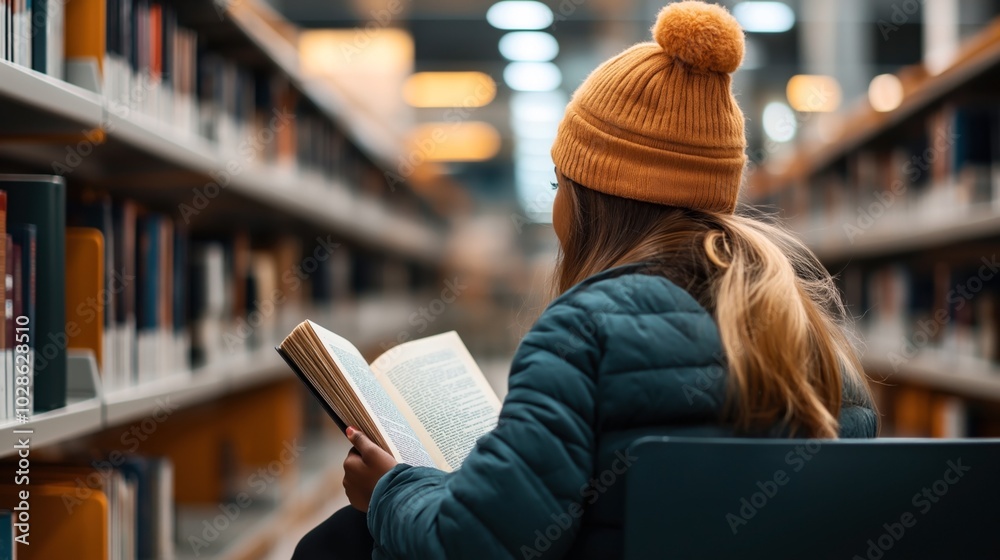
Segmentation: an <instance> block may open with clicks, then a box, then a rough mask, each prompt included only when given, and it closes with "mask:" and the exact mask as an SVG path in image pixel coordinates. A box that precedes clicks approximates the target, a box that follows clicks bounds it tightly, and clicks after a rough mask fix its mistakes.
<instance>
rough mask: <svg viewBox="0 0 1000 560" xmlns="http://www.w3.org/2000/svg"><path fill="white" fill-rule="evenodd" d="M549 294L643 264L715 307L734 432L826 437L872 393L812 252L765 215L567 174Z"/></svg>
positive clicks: (839, 306) (829, 282)
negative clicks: (626, 192)
mask: <svg viewBox="0 0 1000 560" xmlns="http://www.w3.org/2000/svg"><path fill="white" fill-rule="evenodd" d="M560 185H561V186H560V188H565V189H566V192H564V193H563V195H564V196H567V197H568V198H569V204H568V207H569V208H570V212H569V213H570V214H572V215H571V216H569V219H568V222H569V224H570V226H569V227H568V231H567V233H566V234H565V235H564V236H563V239H561V241H562V251H561V252H560V261H559V265H558V269H557V273H556V277H555V286H556V291H557V292H563V291H565V290H567V289H569V287H571V286H573V285H575V284H576V283H578V282H580V281H582V280H583V279H585V278H587V277H588V276H591V275H593V274H596V273H598V272H601V271H603V270H607V269H609V268H613V267H615V266H620V265H624V264H630V263H638V262H646V263H652V267H651V268H652V269H653V271H654V272H657V273H661V274H663V275H664V276H666V277H667V278H669V279H670V280H672V281H673V282H674V283H676V284H678V285H679V286H680V287H682V288H684V289H686V290H687V291H688V292H689V293H690V294H691V295H692V296H693V297H694V298H695V299H696V300H698V301H699V302H700V303H701V304H702V305H703V306H704V307H705V308H706V309H707V310H709V311H710V312H711V313H713V314H714V316H715V319H716V322H717V324H718V328H719V333H720V335H721V339H722V345H723V350H724V353H725V359H726V363H727V366H728V370H729V376H728V379H729V383H730V386H729V389H728V392H727V397H728V398H727V404H726V408H725V418H724V420H726V421H727V422H728V423H731V424H733V425H734V426H735V427H736V428H737V429H738V430H739V431H741V432H744V433H748V434H761V435H763V434H766V433H768V432H769V431H770V430H771V429H772V428H773V427H775V426H783V427H784V428H785V429H786V430H787V432H788V435H791V436H795V437H816V438H836V437H837V434H838V427H839V425H838V415H839V413H840V408H841V406H842V405H843V404H844V400H845V395H846V396H847V397H846V398H847V399H848V400H850V401H851V404H865V405H868V406H871V396H870V394H869V392H868V386H867V383H866V381H865V378H864V372H863V369H862V367H861V364H860V361H859V360H858V357H857V353H856V351H855V349H854V346H853V344H852V342H851V340H850V338H849V337H848V335H847V332H848V329H847V326H846V325H845V324H844V322H845V321H846V318H847V313H846V310H845V309H844V306H843V303H842V300H841V297H840V292H839V291H838V290H837V287H836V285H835V284H834V282H833V279H832V278H831V277H830V275H829V274H828V273H827V271H826V270H825V269H824V268H823V266H822V265H821V264H820V263H819V262H818V261H817V259H816V258H815V256H814V255H813V254H812V253H811V252H810V251H809V250H808V249H807V248H806V247H805V246H804V245H803V244H802V243H801V242H799V241H798V240H797V239H795V237H794V236H792V235H791V234H789V233H788V232H787V231H785V230H784V229H782V228H781V227H779V226H778V225H776V224H773V223H769V222H767V221H765V220H761V219H756V218H754V217H750V216H744V215H730V214H716V213H706V212H699V211H695V210H688V209H683V208H672V207H666V206H661V205H656V204H648V203H644V202H638V201H633V200H628V199H624V198H620V197H613V196H609V195H605V194H602V193H599V192H596V191H592V190H590V189H586V188H584V187H581V186H579V185H576V184H575V183H572V182H571V181H568V180H565V179H564V180H562V181H561V182H560Z"/></svg>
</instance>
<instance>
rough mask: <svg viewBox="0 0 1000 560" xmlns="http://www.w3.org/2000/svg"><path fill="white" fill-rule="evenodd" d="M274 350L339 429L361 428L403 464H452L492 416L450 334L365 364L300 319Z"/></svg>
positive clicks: (476, 374) (489, 400)
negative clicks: (300, 321)
mask: <svg viewBox="0 0 1000 560" xmlns="http://www.w3.org/2000/svg"><path fill="white" fill-rule="evenodd" d="M276 349H277V351H278V353H279V354H281V356H282V357H283V358H284V359H285V361H286V362H287V363H288V365H289V367H291V369H292V371H294V372H295V373H296V375H298V376H299V378H300V379H301V380H302V382H303V383H305V385H306V386H307V387H308V388H309V389H310V390H311V391H312V393H313V395H314V396H315V397H316V399H317V400H318V401H319V402H320V403H321V404H322V405H323V406H324V408H325V409H326V410H327V412H328V414H330V416H331V417H332V418H333V419H334V421H335V422H336V423H337V424H338V425H339V426H340V428H341V429H342V430H344V429H346V428H347V426H354V427H356V428H358V429H360V430H362V431H363V432H364V433H365V434H366V435H367V436H368V437H369V438H371V439H372V441H374V442H375V443H376V444H378V445H379V446H380V447H381V448H382V449H384V450H386V451H387V452H388V453H390V454H392V455H393V457H395V458H396V460H397V461H400V462H402V463H407V464H410V465H415V466H427V467H436V468H439V469H442V470H445V471H452V470H454V469H457V468H458V467H459V466H461V464H462V461H464V460H465V457H466V456H467V455H468V454H469V452H470V451H471V450H472V448H473V447H474V446H475V444H476V441H477V440H478V439H479V438H480V437H481V436H483V435H485V434H486V433H488V432H489V431H490V430H492V429H493V428H494V427H495V426H496V424H497V421H498V418H499V414H500V401H499V399H498V398H497V396H496V394H495V393H494V392H493V390H492V388H491V387H490V385H489V383H487V382H486V378H485V377H484V376H483V374H482V372H481V371H480V370H479V367H478V366H477V365H476V363H475V360H473V359H472V356H471V355H470V354H469V351H468V350H467V349H466V348H465V345H464V344H463V343H462V340H461V338H459V336H458V335H457V334H456V333H454V332H448V333H444V334H439V335H435V336H431V337H428V338H424V339H420V340H414V341H409V342H405V343H403V344H400V345H398V346H396V347H394V348H391V349H390V350H388V351H387V352H385V353H384V354H382V355H381V356H380V357H378V358H377V359H375V360H374V361H373V362H372V363H371V365H369V364H368V363H367V362H366V361H365V359H364V357H363V356H362V355H361V353H360V352H359V351H358V349H357V348H355V347H354V345H353V344H351V343H350V342H348V341H347V340H346V339H344V338H342V337H340V336H338V335H336V334H334V333H333V332H330V331H329V330H327V329H325V328H323V327H321V326H319V325H317V324H316V323H313V322H312V321H305V322H303V323H301V324H299V325H298V326H297V327H295V329H294V330H293V331H292V332H291V333H290V334H289V335H288V336H287V337H286V338H285V340H284V341H283V342H282V343H281V344H280V345H279V346H278V347H277V348H276Z"/></svg>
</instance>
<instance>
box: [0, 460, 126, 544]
mask: <svg viewBox="0 0 1000 560" xmlns="http://www.w3.org/2000/svg"><path fill="white" fill-rule="evenodd" d="M32 475H34V473H32ZM32 478H33V479H34V476H32ZM24 490H27V491H28V492H30V494H29V499H30V502H29V503H30V508H31V509H30V512H31V525H30V531H28V535H27V540H28V546H25V545H24V544H23V543H18V544H17V545H16V546H17V555H16V557H17V558H18V559H19V560H52V559H53V558H73V559H75V560H105V559H106V558H110V556H109V553H110V543H109V542H108V541H109V538H108V536H109V525H108V518H109V515H108V512H109V509H108V508H109V504H108V498H107V495H106V494H105V493H104V492H103V491H102V490H99V489H96V490H95V489H91V488H89V487H88V488H86V490H88V492H80V488H79V487H78V486H77V484H76V483H74V482H69V481H66V482H50V481H42V482H41V483H35V481H34V480H32V484H31V486H30V488H25V487H24V486H11V485H5V486H0V499H3V501H4V503H5V504H11V506H16V504H18V503H19V502H20V501H21V500H20V495H19V492H21V491H24ZM67 504H72V508H69V507H67ZM17 534H18V535H21V534H22V531H18V532H17Z"/></svg>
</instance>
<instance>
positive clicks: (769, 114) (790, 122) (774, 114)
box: [762, 101, 798, 143]
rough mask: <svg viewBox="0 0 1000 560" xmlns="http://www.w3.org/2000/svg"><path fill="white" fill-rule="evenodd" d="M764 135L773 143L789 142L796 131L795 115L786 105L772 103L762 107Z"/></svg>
mask: <svg viewBox="0 0 1000 560" xmlns="http://www.w3.org/2000/svg"><path fill="white" fill-rule="evenodd" d="M762 120H763V124H764V133H765V134H767V137H768V138H770V139H771V140H774V141H775V142H781V143H784V142H790V141H791V140H792V139H794V138H795V133H796V132H797V131H798V121H797V120H796V118H795V113H794V112H793V111H792V108H791V107H789V106H788V105H787V104H785V103H782V102H780V101H773V102H771V103H768V104H767V106H766V107H764V114H763V118H762Z"/></svg>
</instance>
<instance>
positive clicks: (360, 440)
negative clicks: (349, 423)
mask: <svg viewBox="0 0 1000 560" xmlns="http://www.w3.org/2000/svg"><path fill="white" fill-rule="evenodd" d="M347 439H348V440H350V442H351V444H352V445H354V448H355V449H357V450H358V453H360V454H361V458H362V459H367V456H369V455H372V454H373V453H374V452H375V451H376V450H381V449H382V448H381V447H379V446H378V445H376V444H375V442H373V441H372V440H370V439H368V436H366V435H365V434H363V433H361V430H358V429H357V428H347ZM365 462H367V460H366V461H365Z"/></svg>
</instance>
